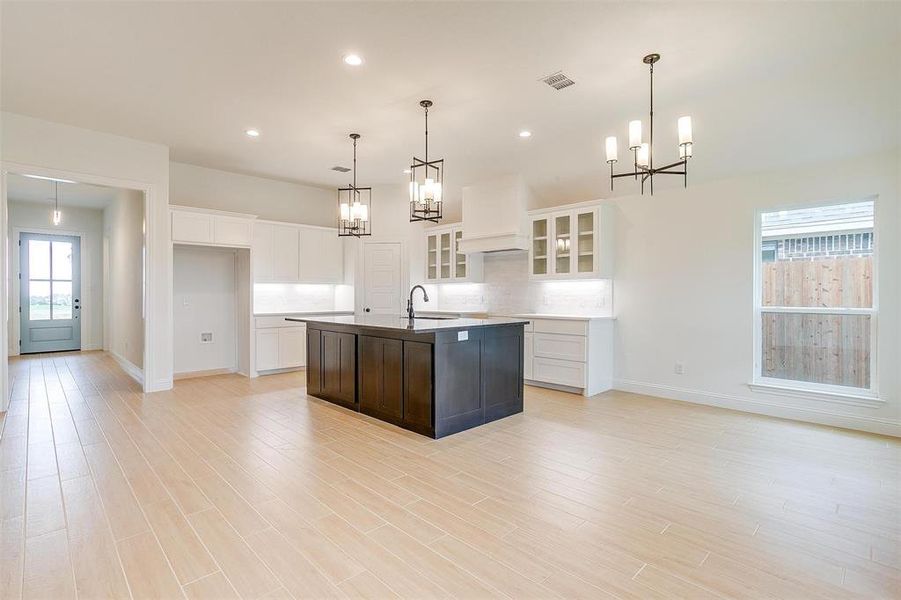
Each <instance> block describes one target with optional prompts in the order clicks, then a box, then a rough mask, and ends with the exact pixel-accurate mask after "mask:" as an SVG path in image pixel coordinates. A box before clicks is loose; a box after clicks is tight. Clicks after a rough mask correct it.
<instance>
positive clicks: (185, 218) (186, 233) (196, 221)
mask: <svg viewBox="0 0 901 600" xmlns="http://www.w3.org/2000/svg"><path fill="white" fill-rule="evenodd" d="M172 241H173V242H189V243H195V244H212V243H213V216H212V215H208V214H203V213H195V212H188V211H180V210H173V211H172Z"/></svg>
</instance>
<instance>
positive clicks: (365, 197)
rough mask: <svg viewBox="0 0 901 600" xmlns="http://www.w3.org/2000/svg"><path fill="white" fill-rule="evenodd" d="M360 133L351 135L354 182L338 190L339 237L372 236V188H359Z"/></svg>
mask: <svg viewBox="0 0 901 600" xmlns="http://www.w3.org/2000/svg"><path fill="white" fill-rule="evenodd" d="M360 137H362V136H360V134H359V133H352V134H350V139H352V140H353V141H354V182H353V183H352V184H351V185H349V186H348V187H345V188H338V237H348V236H353V237H365V236H369V235H372V229H371V221H370V216H371V211H370V208H371V207H372V188H371V187H357V140H358V139H360Z"/></svg>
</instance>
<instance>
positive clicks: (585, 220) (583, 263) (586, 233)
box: [576, 210, 597, 273]
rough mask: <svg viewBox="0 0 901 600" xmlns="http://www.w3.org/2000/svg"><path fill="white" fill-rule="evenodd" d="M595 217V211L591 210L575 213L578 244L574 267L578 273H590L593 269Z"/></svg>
mask: <svg viewBox="0 0 901 600" xmlns="http://www.w3.org/2000/svg"><path fill="white" fill-rule="evenodd" d="M596 218H597V213H596V212H595V211H593V210H590V211H587V212H581V213H577V214H576V226H577V228H578V246H579V253H578V256H577V257H576V269H577V270H578V272H579V273H591V272H593V271H594V263H595V256H594V254H595V250H594V248H595V239H594V230H595V219H596Z"/></svg>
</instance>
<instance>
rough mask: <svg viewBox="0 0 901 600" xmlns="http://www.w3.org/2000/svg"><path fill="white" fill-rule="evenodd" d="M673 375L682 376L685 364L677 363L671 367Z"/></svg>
mask: <svg viewBox="0 0 901 600" xmlns="http://www.w3.org/2000/svg"><path fill="white" fill-rule="evenodd" d="M673 373H675V374H676V375H684V374H685V363H681V362H677V363H676V364H675V365H674V366H673Z"/></svg>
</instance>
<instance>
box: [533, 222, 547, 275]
mask: <svg viewBox="0 0 901 600" xmlns="http://www.w3.org/2000/svg"><path fill="white" fill-rule="evenodd" d="M549 233H550V222H549V220H548V218H547V217H539V218H537V219H532V246H531V248H529V262H530V269H531V270H530V272H531V273H532V275H537V276H542V275H548V274H549V273H550V269H549V268H548V238H549Z"/></svg>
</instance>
